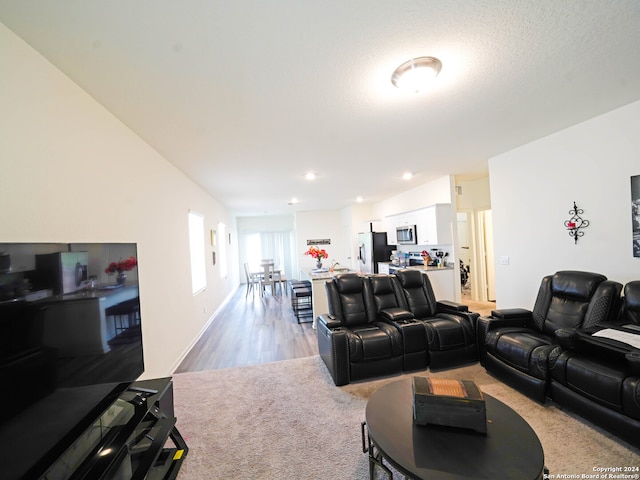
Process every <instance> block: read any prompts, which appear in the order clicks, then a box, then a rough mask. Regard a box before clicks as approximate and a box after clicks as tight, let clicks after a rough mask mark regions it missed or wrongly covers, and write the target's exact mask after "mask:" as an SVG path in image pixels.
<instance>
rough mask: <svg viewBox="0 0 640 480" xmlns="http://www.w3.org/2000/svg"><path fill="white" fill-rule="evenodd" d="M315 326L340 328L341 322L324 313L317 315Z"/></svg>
mask: <svg viewBox="0 0 640 480" xmlns="http://www.w3.org/2000/svg"><path fill="white" fill-rule="evenodd" d="M316 323H317V324H322V325H325V326H326V327H327V328H329V329H334V328H338V327H341V326H342V322H341V321H340V319H338V318H337V317H334V316H333V315H331V314H329V313H324V314H322V315H318V318H317V319H316Z"/></svg>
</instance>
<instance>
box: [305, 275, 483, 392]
mask: <svg viewBox="0 0 640 480" xmlns="http://www.w3.org/2000/svg"><path fill="white" fill-rule="evenodd" d="M326 289H327V296H328V301H329V314H323V315H319V316H318V318H317V329H318V330H317V336H318V350H319V353H320V356H321V358H322V359H323V361H324V363H325V364H326V365H327V368H328V369H329V372H330V374H331V376H332V378H333V381H334V383H335V384H336V385H345V384H347V383H349V382H351V381H354V380H362V379H365V378H371V377H377V376H383V375H389V374H394V373H399V372H400V371H402V370H404V371H410V370H418V369H424V368H426V367H427V366H428V365H429V366H431V367H432V368H444V367H446V366H454V365H459V364H462V363H470V362H473V361H475V360H477V348H476V343H475V333H474V322H475V320H476V319H477V317H478V314H477V313H473V312H469V311H468V307H467V306H466V305H461V304H458V303H455V302H436V300H435V296H434V294H433V289H432V288H431V284H430V283H429V279H428V278H427V277H426V276H425V275H423V274H422V273H421V272H419V271H417V270H406V271H400V272H397V277H396V276H394V275H369V276H361V275H358V274H353V273H347V274H341V275H336V276H335V277H334V278H333V279H332V280H329V281H327V282H326Z"/></svg>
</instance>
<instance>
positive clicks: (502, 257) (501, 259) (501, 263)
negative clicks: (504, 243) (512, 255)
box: [500, 255, 509, 265]
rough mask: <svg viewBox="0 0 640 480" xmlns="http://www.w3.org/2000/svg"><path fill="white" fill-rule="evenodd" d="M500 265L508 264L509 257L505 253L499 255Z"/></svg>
mask: <svg viewBox="0 0 640 480" xmlns="http://www.w3.org/2000/svg"><path fill="white" fill-rule="evenodd" d="M500 265H509V257H508V256H506V255H503V256H501V257H500Z"/></svg>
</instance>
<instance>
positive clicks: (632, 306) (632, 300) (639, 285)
mask: <svg viewBox="0 0 640 480" xmlns="http://www.w3.org/2000/svg"><path fill="white" fill-rule="evenodd" d="M624 303H625V305H626V308H627V310H633V311H638V312H640V280H636V281H633V282H629V283H627V284H626V285H625V286H624Z"/></svg>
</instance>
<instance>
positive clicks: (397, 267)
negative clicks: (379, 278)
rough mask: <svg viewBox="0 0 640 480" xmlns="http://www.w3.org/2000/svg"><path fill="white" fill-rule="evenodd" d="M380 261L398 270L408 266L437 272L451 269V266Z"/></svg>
mask: <svg viewBox="0 0 640 480" xmlns="http://www.w3.org/2000/svg"><path fill="white" fill-rule="evenodd" d="M380 263H386V264H388V265H389V268H394V269H398V270H400V269H401V268H410V269H412V270H420V271H426V272H439V271H445V270H453V267H449V266H447V267H425V266H424V265H411V266H402V265H395V264H393V263H391V262H380Z"/></svg>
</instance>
